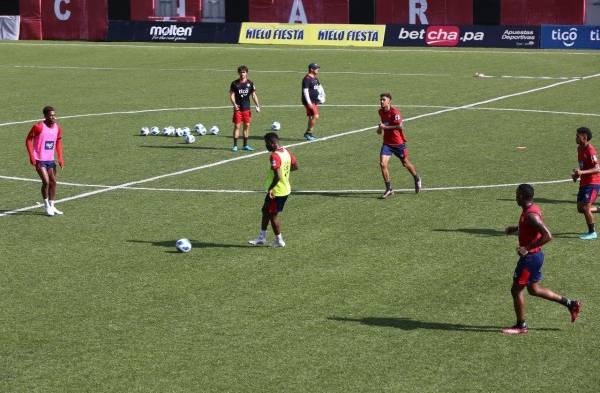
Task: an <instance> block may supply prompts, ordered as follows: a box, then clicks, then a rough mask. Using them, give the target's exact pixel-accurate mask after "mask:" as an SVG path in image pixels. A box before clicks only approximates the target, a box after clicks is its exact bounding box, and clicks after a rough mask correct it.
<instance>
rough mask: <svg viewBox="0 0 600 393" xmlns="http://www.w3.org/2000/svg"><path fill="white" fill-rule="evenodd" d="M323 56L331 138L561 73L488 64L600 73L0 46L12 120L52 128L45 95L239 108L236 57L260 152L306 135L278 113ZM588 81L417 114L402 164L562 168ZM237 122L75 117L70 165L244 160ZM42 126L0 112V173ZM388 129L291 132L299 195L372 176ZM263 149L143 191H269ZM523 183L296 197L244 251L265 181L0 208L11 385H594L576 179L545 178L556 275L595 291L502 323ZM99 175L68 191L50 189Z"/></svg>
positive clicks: (296, 113) (518, 178) (504, 54)
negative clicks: (271, 138) (518, 325)
mask: <svg viewBox="0 0 600 393" xmlns="http://www.w3.org/2000/svg"><path fill="white" fill-rule="evenodd" d="M312 61H316V62H318V63H319V64H321V67H322V69H321V80H322V82H323V83H324V85H325V87H326V88H327V93H328V104H329V105H325V106H323V107H322V108H321V110H320V112H321V114H322V118H321V120H320V122H319V123H318V126H317V129H316V133H317V135H318V136H321V137H323V136H330V135H337V134H340V133H343V132H346V131H350V130H356V129H361V128H366V127H371V126H373V125H374V124H376V123H377V122H378V116H377V112H376V110H377V103H378V94H379V93H380V92H383V91H391V92H392V94H393V96H394V103H395V104H396V105H397V106H398V107H399V108H400V110H401V111H402V113H403V115H404V116H405V117H406V118H411V117H414V116H418V115H421V114H426V113H431V112H435V111H438V110H440V109H439V108H427V107H419V106H418V105H440V106H461V105H466V104H471V103H475V102H479V101H484V100H488V99H491V98H495V97H500V96H504V95H509V94H513V93H517V92H523V91H527V90H531V89H535V88H538V87H543V86H547V85H550V84H553V83H557V82H560V80H543V79H506V78H503V79H501V78H490V79H474V78H473V77H472V75H473V74H474V73H475V72H483V73H485V74H487V75H531V76H554V77H559V76H586V75H593V74H596V73H597V72H598V65H600V53H595V52H577V54H572V53H567V52H554V51H538V52H530V51H494V50H485V51H468V50H456V51H449V50H437V51H436V50H410V51H405V50H392V51H389V50H344V51H340V50H336V49H317V50H315V49H314V48H310V49H308V48H291V49H290V48H278V47H265V48H253V47H249V46H211V45H209V46H201V47H200V46H192V45H143V44H141V45H136V46H128V45H119V44H115V45H105V44H102V45H98V44H93V43H91V44H76V45H73V43H65V44H64V45H53V46H47V45H38V44H35V43H31V44H25V45H24V44H23V43H19V44H14V43H0V70H1V71H2V87H3V88H2V93H1V94H2V98H3V103H4V108H3V111H2V112H0V124H3V123H9V122H19V121H26V120H31V119H36V118H39V117H40V115H41V114H40V111H41V108H42V107H43V106H44V105H48V104H51V105H54V106H55V107H56V109H57V112H58V116H59V118H60V117H61V116H65V117H67V116H73V115H83V114H93V113H108V112H122V111H141V110H147V109H158V108H194V107H198V108H201V107H219V106H225V107H227V105H228V98H227V89H228V87H229V83H230V82H231V80H232V79H234V78H235V77H236V73H235V69H236V67H237V66H238V65H239V64H242V63H244V64H247V65H248V66H249V67H250V78H251V79H252V80H254V82H255V83H256V85H257V88H258V94H259V98H260V100H261V102H262V104H263V105H264V108H263V111H262V112H261V113H260V114H254V115H253V116H254V120H253V124H252V135H253V136H254V138H255V139H252V143H253V145H254V146H255V147H256V148H258V149H259V150H262V149H264V148H263V144H262V142H261V139H260V138H261V136H262V134H263V133H264V132H265V131H266V130H267V129H268V127H269V125H270V123H271V122H272V121H273V120H277V121H280V122H281V124H282V125H283V129H282V131H281V137H282V140H283V141H284V143H286V144H294V143H298V142H301V135H302V133H303V131H304V127H305V121H306V120H305V116H304V113H303V109H302V108H301V107H300V106H293V107H276V105H298V104H299V95H300V92H299V89H300V80H301V78H302V75H303V71H304V69H305V67H306V64H308V63H309V62H312ZM15 66H38V67H41V68H22V67H15ZM60 67H62V68H60ZM65 67H71V68H65ZM73 67H80V68H73ZM94 67H96V68H94ZM102 67H104V68H102ZM107 67H109V68H107ZM174 69H187V70H188V71H175V70H174ZM207 70H211V71H207ZM262 71H290V72H285V73H283V72H279V73H275V72H262ZM340 71H353V72H356V73H355V74H347V73H340ZM381 73H391V74H390V75H382V74H381ZM394 73H395V74H394ZM406 73H412V74H414V73H419V74H428V75H418V76H414V75H413V76H407V75H402V74H406ZM598 91H600V78H590V79H586V80H579V81H576V82H573V83H567V84H563V85H560V86H556V87H553V88H551V89H546V90H541V91H537V92H534V93H530V94H526V95H522V96H516V97H512V98H507V99H504V100H500V101H496V102H492V103H489V104H485V105H483V107H486V108H512V109H531V110H545V111H561V112H578V113H588V114H595V115H575V114H571V115H567V114H559V113H540V112H519V111H489V110H477V109H470V110H454V111H450V112H446V113H442V114H438V115H432V116H428V117H423V118H420V119H416V120H414V121H408V122H407V123H406V126H407V135H408V138H409V149H410V156H411V159H412V160H413V162H414V163H415V165H416V166H417V168H418V171H419V173H420V174H421V176H422V177H423V181H424V186H425V187H443V186H465V185H468V186H470V185H487V184H504V183H519V182H526V181H547V180H559V179H566V178H568V177H569V174H570V170H571V169H572V168H573V167H574V166H575V165H576V152H575V143H574V130H575V128H577V127H578V126H581V125H587V126H589V127H590V128H591V129H592V130H593V131H595V132H599V131H600V117H599V116H598V115H599V114H600V113H599V111H598V107H599V106H598V104H599V103H600V101H599V100H598ZM342 104H343V105H372V106H355V107H342V106H337V105H342ZM415 105H417V106H415ZM230 119H231V110H230V109H229V108H225V109H197V110H175V109H173V110H170V111H164V112H145V113H131V114H112V115H103V116H94V117H73V118H64V119H62V120H60V123H61V124H62V127H63V130H64V135H65V136H64V145H65V159H66V167H65V169H64V170H62V171H61V172H60V173H59V176H60V180H61V181H65V182H72V183H83V184H103V185H109V186H110V185H119V184H123V183H127V182H132V181H141V180H143V179H148V178H152V177H155V176H160V175H163V174H168V173H173V172H177V171H180V170H184V169H187V168H194V167H200V166H203V165H207V164H211V163H215V162H219V161H222V160H227V159H230V158H233V157H238V156H243V155H244V154H247V153H241V152H240V153H237V155H236V154H234V153H231V152H230V151H229V147H230V145H231V139H230V127H231V125H230ZM199 121H200V122H202V123H204V124H205V125H207V126H210V125H213V124H218V125H219V126H220V127H221V134H220V135H219V136H205V137H200V138H199V139H198V140H197V142H196V143H195V144H193V145H185V144H183V143H182V142H181V140H180V139H177V138H166V137H162V136H161V137H141V136H138V130H139V128H140V127H141V126H152V125H158V126H161V127H162V126H166V125H168V124H173V125H175V126H186V125H187V126H192V125H193V124H195V123H196V122H199ZM32 123H33V121H31V122H25V123H24V124H14V125H4V126H0V146H2V147H1V152H2V169H0V175H2V176H15V177H24V178H30V179H35V178H36V175H35V173H34V171H33V169H32V168H31V166H29V164H28V160H27V155H26V152H25V148H24V143H23V141H24V138H25V135H26V133H27V131H28V130H29V128H30V127H31V124H32ZM594 140H595V139H594ZM380 143H381V141H380V139H379V137H378V136H377V135H376V134H375V133H374V131H373V130H368V131H364V132H360V133H355V134H351V135H346V136H342V137H338V138H333V139H330V140H326V141H321V142H319V143H313V144H308V145H300V146H296V147H294V148H292V151H293V152H294V153H295V154H296V156H297V157H298V160H299V163H300V170H299V171H298V172H295V173H293V174H292V184H293V187H294V189H295V190H312V191H319V190H330V191H335V190H348V189H352V190H380V189H382V181H381V175H380V173H379V167H378V153H379V147H380ZM516 146H527V150H524V151H518V150H516ZM267 164H268V162H267V156H266V155H265V154H262V155H257V156H255V157H251V158H248V159H243V160H239V161H230V162H226V163H224V164H222V165H219V166H215V167H211V168H206V169H202V170H197V171H194V172H191V173H187V174H185V175H178V176H172V177H166V178H162V179H159V180H156V181H151V182H145V183H142V184H139V186H141V187H151V188H175V189H224V190H260V189H261V187H262V183H263V179H264V175H265V172H266V170H267ZM391 173H392V179H393V184H394V185H395V187H396V188H410V187H411V186H412V180H411V179H410V176H409V175H408V174H407V173H406V171H405V170H404V169H403V168H402V167H401V165H400V163H399V162H398V161H397V160H393V161H392V166H391ZM514 188H515V187H513V186H510V187H498V188H490V189H469V190H450V191H431V192H425V191H424V192H422V193H421V194H419V195H414V194H412V193H410V192H405V193H398V194H397V195H396V196H395V197H394V198H391V199H389V200H385V201H382V200H379V199H377V197H378V195H379V192H376V193H375V192H374V193H339V192H329V193H326V192H320V193H315V194H301V193H300V194H294V195H292V197H291V198H290V199H289V201H288V204H287V205H286V209H285V211H284V213H283V214H282V222H283V234H284V237H285V240H286V242H287V247H286V248H284V249H271V248H269V247H264V248H263V247H261V248H252V247H249V246H247V243H246V241H247V240H248V239H250V238H252V237H254V236H255V235H256V233H257V230H258V226H259V221H260V206H261V203H262V200H263V197H264V196H263V194H261V193H238V194H235V193H234V194H231V193H195V192H166V191H148V190H128V189H120V190H112V191H108V192H103V193H99V194H97V195H93V196H90V197H87V198H80V199H75V200H71V201H68V202H65V203H62V204H60V208H61V209H62V210H63V211H64V212H65V215H64V216H62V217H54V218H48V217H45V216H43V215H42V211H41V210H40V209H34V210H29V211H25V212H22V213H20V214H15V215H11V216H7V217H0V227H1V228H2V232H1V233H2V235H1V237H0V250H1V254H0V269H1V271H2V274H0V310H2V311H1V316H0V391H2V392H44V393H46V392H197V391H207V392H210V391H214V392H217V391H236V392H267V391H273V392H279V391H287V392H313V391H319V392H334V391H340V392H342V391H343V392H346V391H356V392H367V391H374V392H375V391H377V392H379V391H390V392H392V391H393V392H442V391H443V392H487V391H489V392H496V391H497V392H522V391H527V392H565V391H576V392H595V391H597V389H598V386H600V376H599V375H600V374H598V369H599V367H600V357H599V356H598V354H599V353H600V339H599V338H598V337H600V322H599V321H598V317H597V316H598V315H600V307H599V306H598V303H599V300H600V296H599V294H598V284H597V281H598V280H597V278H598V277H599V276H600V267H599V265H598V243H597V242H590V243H584V242H581V241H579V240H578V239H577V234H578V233H579V232H582V231H583V230H584V229H585V223H584V220H583V217H582V216H581V215H579V214H578V213H577V212H576V205H575V202H574V201H575V195H576V192H577V186H576V185H574V184H572V183H557V184H546V185H537V186H536V196H537V198H538V202H539V203H540V205H541V207H542V209H543V211H544V215H545V219H546V222H547V224H548V226H549V227H550V229H551V230H552V231H553V233H554V235H555V240H554V241H553V242H552V243H550V244H549V245H548V246H546V247H545V250H546V265H545V267H544V274H545V280H544V284H545V285H547V286H549V287H550V288H552V289H554V290H556V291H557V292H559V293H561V294H565V295H567V296H571V297H575V298H580V299H582V301H583V303H584V306H583V312H582V315H581V318H580V320H578V321H577V323H576V324H574V325H572V324H571V323H570V322H569V319H568V313H567V311H566V310H565V309H564V308H562V307H560V306H558V305H557V304H554V303H550V302H546V301H542V300H539V299H535V298H531V297H528V298H527V306H528V309H527V317H528V318H527V319H528V322H529V324H530V327H531V330H530V332H529V334H528V335H527V336H524V337H505V336H503V335H501V334H500V333H499V328H500V327H502V326H506V325H509V324H512V323H513V322H514V315H513V314H514V313H513V310H512V301H511V297H510V293H509V288H510V284H511V275H512V271H513V269H514V265H515V262H516V259H517V258H516V255H515V252H514V248H515V244H516V239H515V238H514V237H506V236H504V235H503V234H502V230H503V228H504V227H505V226H506V225H514V224H515V223H516V221H517V219H518V216H519V214H520V210H519V208H518V207H517V205H516V204H515V202H514ZM95 189H97V188H82V187H78V186H72V185H71V186H70V185H60V186H59V195H58V197H59V198H66V197H70V196H77V195H79V194H81V193H84V192H88V191H92V190H95ZM0 195H1V198H0V210H3V211H10V210H13V209H18V208H22V207H26V206H30V205H34V204H35V203H36V202H38V201H39V200H40V196H39V185H38V184H37V183H33V182H23V181H19V180H9V179H0ZM181 237H188V238H190V239H191V240H192V243H193V246H194V248H193V250H192V251H191V252H190V253H189V254H179V253H176V252H175V248H174V242H175V240H176V239H177V238H181ZM270 238H272V235H271V234H270Z"/></svg>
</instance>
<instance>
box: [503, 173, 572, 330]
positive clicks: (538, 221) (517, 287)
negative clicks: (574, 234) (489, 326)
mask: <svg viewBox="0 0 600 393" xmlns="http://www.w3.org/2000/svg"><path fill="white" fill-rule="evenodd" d="M516 200H517V204H518V205H519V206H521V208H522V209H523V211H522V212H521V217H520V218H519V226H510V227H507V228H506V230H505V232H506V234H507V235H509V234H511V233H515V232H518V234H519V246H518V247H517V254H519V262H518V263H517V267H516V269H515V273H514V276H513V277H514V278H513V284H512V288H511V290H510V293H511V294H512V297H513V303H514V307H515V313H516V314H517V323H516V325H514V326H512V327H510V328H504V329H502V333H504V334H525V333H527V331H528V328H527V324H526V323H525V295H524V293H523V289H525V287H527V291H528V292H529V294H530V295H533V296H538V297H541V298H542V299H546V300H551V301H553V302H556V303H560V304H562V305H563V306H565V307H567V308H568V309H569V312H570V313H571V322H575V320H576V319H577V316H578V315H579V309H580V307H581V304H580V302H579V301H577V300H570V299H567V298H566V297H564V296H561V295H558V294H556V293H554V292H553V291H551V290H550V289H548V288H543V287H541V286H540V285H539V282H540V281H541V280H542V278H543V275H542V265H543V264H544V253H543V252H542V246H543V245H544V244H546V243H548V242H549V241H550V240H552V234H551V233H550V230H549V229H548V227H546V224H544V220H543V218H542V211H541V209H540V207H539V206H538V205H536V204H534V203H533V187H532V186H530V185H529V184H521V185H520V186H519V187H517V193H516Z"/></svg>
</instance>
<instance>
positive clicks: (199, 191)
mask: <svg viewBox="0 0 600 393" xmlns="http://www.w3.org/2000/svg"><path fill="white" fill-rule="evenodd" d="M0 179H7V180H17V181H26V182H33V183H40V182H41V180H40V179H33V178H24V177H14V176H0ZM572 181H573V180H572V179H561V180H544V181H529V182H521V183H528V184H532V185H536V184H537V185H539V184H557V183H569V182H572ZM521 183H501V184H482V185H472V186H443V187H423V188H422V189H421V191H452V190H477V189H484V188H502V187H511V186H518V185H519V184H521ZM58 184H60V185H65V186H73V187H93V188H111V187H112V186H108V185H104V184H81V183H68V182H60V181H59V182H58ZM121 188H122V189H124V190H139V191H156V192H194V193H207V194H208V193H213V194H255V193H264V192H265V191H264V190H223V189H197V188H157V187H132V186H128V187H121ZM394 191H397V192H414V189H413V188H399V189H398V188H397V189H394ZM378 192H381V189H377V190H368V189H367V190H294V191H293V193H294V194H327V193H331V194H333V193H340V194H361V193H365V194H371V193H378ZM38 206H39V205H38Z"/></svg>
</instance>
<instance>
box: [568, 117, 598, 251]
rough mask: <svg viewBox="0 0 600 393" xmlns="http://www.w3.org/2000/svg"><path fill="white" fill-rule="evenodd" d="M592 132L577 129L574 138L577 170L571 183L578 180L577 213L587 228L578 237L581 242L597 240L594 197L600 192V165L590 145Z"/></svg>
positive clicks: (596, 209)
mask: <svg viewBox="0 0 600 393" xmlns="http://www.w3.org/2000/svg"><path fill="white" fill-rule="evenodd" d="M591 139H592V131H590V129H589V128H587V127H579V128H578V129H577V133H576V136H575V142H577V145H578V146H577V160H578V161H579V168H578V169H573V174H572V177H573V181H575V182H576V181H577V179H579V193H578V194H577V211H578V212H579V213H581V214H583V215H584V216H585V222H586V223H587V226H588V231H587V233H583V234H581V235H580V236H579V238H580V239H581V240H594V239H596V238H598V235H597V234H596V228H595V224H594V213H596V212H598V208H597V207H596V206H592V205H593V204H594V202H596V197H597V196H598V192H599V191H600V163H599V162H598V155H597V153H596V149H595V148H594V146H593V145H592V144H591V143H590V140H591Z"/></svg>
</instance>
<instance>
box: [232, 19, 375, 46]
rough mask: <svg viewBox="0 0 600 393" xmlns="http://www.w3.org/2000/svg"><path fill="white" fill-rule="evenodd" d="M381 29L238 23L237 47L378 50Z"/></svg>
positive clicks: (373, 27)
mask: <svg viewBox="0 0 600 393" xmlns="http://www.w3.org/2000/svg"><path fill="white" fill-rule="evenodd" d="M384 37H385V26H384V25H324V24H306V25H305V24H293V23H292V24H285V23H242V28H241V30H240V37H239V43H240V44H269V45H274V44H279V45H333V46H361V47H373V48H375V47H381V46H383V40H384Z"/></svg>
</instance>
